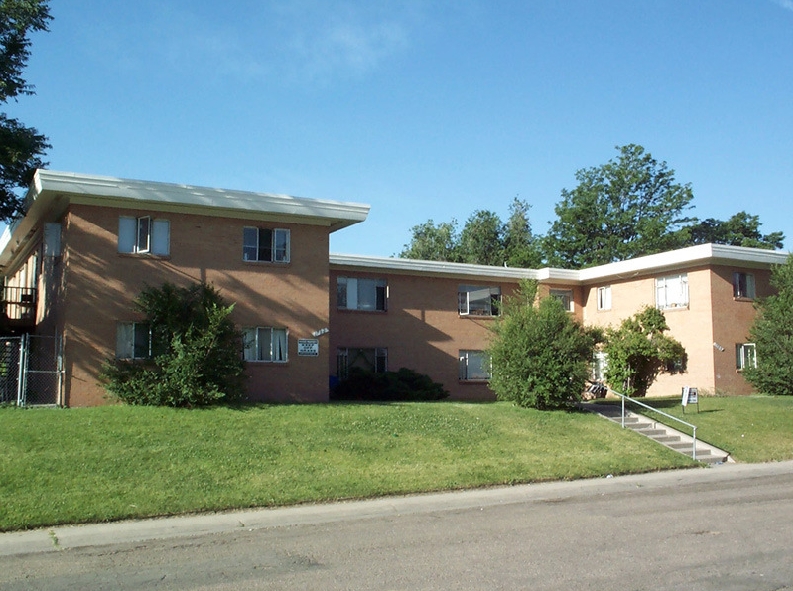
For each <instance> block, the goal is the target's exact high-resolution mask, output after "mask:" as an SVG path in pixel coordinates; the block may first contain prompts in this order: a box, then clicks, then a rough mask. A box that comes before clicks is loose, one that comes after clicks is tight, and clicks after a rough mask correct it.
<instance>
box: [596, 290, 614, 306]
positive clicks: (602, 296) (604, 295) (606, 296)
mask: <svg viewBox="0 0 793 591" xmlns="http://www.w3.org/2000/svg"><path fill="white" fill-rule="evenodd" d="M598 310H611V286H610V285H607V286H605V287H598Z"/></svg>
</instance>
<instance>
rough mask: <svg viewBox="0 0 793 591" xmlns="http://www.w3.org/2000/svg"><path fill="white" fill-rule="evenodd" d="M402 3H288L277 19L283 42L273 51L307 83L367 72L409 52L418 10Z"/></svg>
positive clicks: (417, 7)
mask: <svg viewBox="0 0 793 591" xmlns="http://www.w3.org/2000/svg"><path fill="white" fill-rule="evenodd" d="M406 4H407V3H403V5H402V6H399V8H397V9H394V8H390V9H389V8H383V7H382V6H383V5H381V4H380V3H372V4H371V5H367V4H357V3H356V4H351V3H345V2H313V1H310V0H309V1H304V2H297V3H293V4H292V5H291V9H290V10H289V11H288V12H282V13H281V15H280V16H281V19H280V23H279V24H280V27H281V28H282V33H283V34H284V37H283V41H284V42H285V43H284V44H283V45H282V46H280V47H279V48H277V53H278V54H279V56H280V60H281V62H282V63H283V64H284V65H288V67H290V68H292V72H293V73H294V74H295V75H297V76H300V77H303V78H305V79H307V80H311V81H317V80H325V81H327V80H329V79H333V78H336V77H348V76H358V75H362V74H367V73H369V72H371V71H374V70H376V69H377V68H378V67H380V66H381V65H382V64H383V63H384V62H386V61H387V60H389V59H390V58H392V57H395V56H397V55H399V54H401V53H404V52H406V51H408V50H409V49H410V47H411V44H412V43H413V37H414V35H416V34H417V33H416V29H417V27H418V24H419V23H420V20H421V18H420V16H421V10H420V3H412V4H410V6H409V8H410V9H406V6H405V5H406ZM391 6H393V5H391Z"/></svg>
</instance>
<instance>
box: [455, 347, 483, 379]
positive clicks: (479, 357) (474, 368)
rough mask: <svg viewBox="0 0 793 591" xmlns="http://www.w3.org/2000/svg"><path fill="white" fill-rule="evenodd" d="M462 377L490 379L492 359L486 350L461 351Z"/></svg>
mask: <svg viewBox="0 0 793 591" xmlns="http://www.w3.org/2000/svg"><path fill="white" fill-rule="evenodd" d="M460 379H461V380H463V381H469V380H489V379H490V360H489V359H488V357H487V354H486V353H485V352H484V351H460Z"/></svg>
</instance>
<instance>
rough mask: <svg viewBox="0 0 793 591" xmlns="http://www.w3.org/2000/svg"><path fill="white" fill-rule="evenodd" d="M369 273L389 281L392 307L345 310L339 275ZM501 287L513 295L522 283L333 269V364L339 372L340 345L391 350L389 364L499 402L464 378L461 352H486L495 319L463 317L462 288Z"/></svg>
mask: <svg viewBox="0 0 793 591" xmlns="http://www.w3.org/2000/svg"><path fill="white" fill-rule="evenodd" d="M338 276H346V277H369V278H385V279H387V281H388V294H389V297H388V310H387V311H386V312H363V311H355V310H343V309H342V310H340V309H338V307H337V303H336V278H337V277H338ZM463 284H464V285H481V286H483V287H487V286H492V287H495V286H500V287H501V292H502V295H510V294H512V293H513V292H514V290H515V288H516V287H517V283H505V282H503V281H499V280H492V279H482V280H478V281H477V280H473V279H472V278H470V277H469V278H464V279H455V278H451V279H450V278H444V277H427V276H411V275H402V274H395V273H377V272H375V273H364V272H360V271H354V270H344V269H342V268H339V269H333V270H331V302H330V305H331V312H330V322H331V332H330V345H331V366H332V368H333V373H334V374H335V351H336V349H337V348H338V347H360V348H374V347H385V348H387V349H388V368H389V370H392V371H396V370H398V369H400V368H402V367H406V368H408V369H412V370H414V371H417V372H420V373H424V374H428V375H429V376H431V377H432V379H433V380H435V381H437V382H441V383H442V384H443V386H444V387H445V388H446V389H447V390H448V391H449V392H450V394H451V398H452V399H455V400H494V399H495V397H494V394H493V393H492V391H491V390H490V389H489V388H488V387H487V384H486V383H483V382H465V381H461V380H460V379H459V361H458V354H459V351H460V350H466V349H472V350H482V349H484V348H485V347H486V346H487V343H488V342H489V339H490V334H491V333H490V330H489V329H490V327H491V326H492V323H493V319H491V318H484V317H481V316H460V314H459V313H458V309H457V291H458V287H459V286H460V285H463Z"/></svg>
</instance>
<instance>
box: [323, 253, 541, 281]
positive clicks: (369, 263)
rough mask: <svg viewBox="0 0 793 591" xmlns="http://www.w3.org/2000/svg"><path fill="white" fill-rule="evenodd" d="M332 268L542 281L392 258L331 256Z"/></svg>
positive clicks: (525, 273) (530, 274)
mask: <svg viewBox="0 0 793 591" xmlns="http://www.w3.org/2000/svg"><path fill="white" fill-rule="evenodd" d="M330 265H331V267H337V268H338V267H345V268H353V269H355V270H361V271H384V272H389V273H398V274H405V275H430V276H439V277H444V276H445V277H466V278H471V277H473V278H478V277H479V278H483V279H484V278H488V279H508V280H512V281H517V280H520V279H538V272H537V271H536V270H534V269H519V268H515V267H491V266H488V265H470V264H466V263H448V262H444V261H422V260H416V259H400V258H392V257H374V256H362V255H351V254H334V253H331V255H330Z"/></svg>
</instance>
